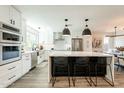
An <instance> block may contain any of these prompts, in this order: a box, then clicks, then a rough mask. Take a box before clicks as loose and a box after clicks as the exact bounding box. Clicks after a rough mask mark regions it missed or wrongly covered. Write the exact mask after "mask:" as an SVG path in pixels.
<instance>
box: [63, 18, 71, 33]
mask: <svg viewBox="0 0 124 93" xmlns="http://www.w3.org/2000/svg"><path fill="white" fill-rule="evenodd" d="M67 21H68V19H65V22H67ZM63 35H70V30H69V29H68V25H67V23H66V24H65V28H64V30H63Z"/></svg>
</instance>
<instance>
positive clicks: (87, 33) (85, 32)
mask: <svg viewBox="0 0 124 93" xmlns="http://www.w3.org/2000/svg"><path fill="white" fill-rule="evenodd" d="M88 20H89V19H85V22H86V25H85V29H84V31H83V33H82V35H92V34H91V31H90V29H89V28H88V25H87V21H88Z"/></svg>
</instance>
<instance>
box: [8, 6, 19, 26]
mask: <svg viewBox="0 0 124 93" xmlns="http://www.w3.org/2000/svg"><path fill="white" fill-rule="evenodd" d="M10 21H11V22H10V24H11V25H13V26H15V27H16V28H20V27H21V13H20V12H19V11H18V10H17V9H15V8H14V7H12V6H11V7H10Z"/></svg>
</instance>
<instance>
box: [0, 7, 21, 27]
mask: <svg viewBox="0 0 124 93" xmlns="http://www.w3.org/2000/svg"><path fill="white" fill-rule="evenodd" d="M0 21H1V22H4V23H6V24H9V25H12V26H14V27H16V28H19V29H20V28H21V13H20V12H19V11H18V10H17V9H15V8H14V7H13V6H9V5H8V6H7V5H3V6H0Z"/></svg>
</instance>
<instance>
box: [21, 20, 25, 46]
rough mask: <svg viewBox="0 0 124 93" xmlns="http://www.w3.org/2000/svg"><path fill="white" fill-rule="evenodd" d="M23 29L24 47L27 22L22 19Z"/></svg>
mask: <svg viewBox="0 0 124 93" xmlns="http://www.w3.org/2000/svg"><path fill="white" fill-rule="evenodd" d="M21 24H22V25H21V29H22V43H23V45H25V44H26V20H25V19H24V18H22V20H21Z"/></svg>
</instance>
